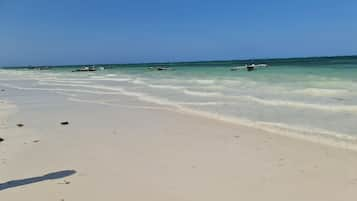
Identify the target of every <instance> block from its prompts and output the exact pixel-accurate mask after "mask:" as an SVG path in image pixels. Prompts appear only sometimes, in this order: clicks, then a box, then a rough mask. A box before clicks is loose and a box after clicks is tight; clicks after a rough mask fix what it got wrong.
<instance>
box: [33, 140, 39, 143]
mask: <svg viewBox="0 0 357 201" xmlns="http://www.w3.org/2000/svg"><path fill="white" fill-rule="evenodd" d="M32 142H33V143H38V142H40V140H34V141H32Z"/></svg>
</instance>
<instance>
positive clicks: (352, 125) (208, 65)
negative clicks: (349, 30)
mask: <svg viewBox="0 0 357 201" xmlns="http://www.w3.org/2000/svg"><path fill="white" fill-rule="evenodd" d="M247 63H266V64H268V65H269V67H267V68H261V69H258V70H256V71H252V72H248V71H246V70H238V71H231V70H230V69H231V68H232V67H235V66H240V65H243V64H247ZM97 66H103V67H105V70H103V71H97V72H81V73H78V72H77V73H74V72H71V70H73V69H76V68H78V66H65V67H63V66H62V67H58V66H57V67H52V68H51V69H50V70H41V71H40V70H30V69H26V68H16V69H14V68H12V69H3V70H0V84H1V86H3V87H9V88H14V89H17V90H49V91H57V92H62V93H63V94H65V95H67V96H68V97H69V98H72V99H73V97H75V98H76V99H77V100H87V99H93V100H95V101H98V100H100V102H101V103H115V98H119V96H118V97H116V95H127V96H131V97H134V98H137V99H140V100H143V101H148V102H153V103H157V104H160V105H164V106H169V107H172V108H173V109H177V110H181V111H185V112H191V113H195V114H198V115H204V116H208V117H211V118H218V119H222V120H227V121H230V122H234V123H238V124H243V125H248V126H253V127H256V128H259V129H263V130H269V131H273V132H279V133H283V134H287V135H288V134H293V135H301V136H320V137H329V138H334V139H336V140H341V141H349V142H354V141H356V142H357V57H330V58H302V59H275V60H258V61H253V60H251V61H222V62H219V61H213V62H191V63H166V64H135V65H97ZM155 66H168V67H170V68H171V69H174V70H168V71H153V70H149V69H148V67H155ZM88 94H90V95H92V96H88ZM95 94H98V95H100V98H98V96H93V95H95Z"/></svg>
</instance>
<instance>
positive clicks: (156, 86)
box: [147, 84, 185, 90]
mask: <svg viewBox="0 0 357 201" xmlns="http://www.w3.org/2000/svg"><path fill="white" fill-rule="evenodd" d="M147 86H149V87H151V88H159V89H174V90H178V89H184V88H185V87H183V86H173V85H159V84H149V85H147Z"/></svg>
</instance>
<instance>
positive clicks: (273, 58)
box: [0, 54, 357, 68]
mask: <svg viewBox="0 0 357 201" xmlns="http://www.w3.org/2000/svg"><path fill="white" fill-rule="evenodd" d="M336 57H357V54H351V55H334V56H301V57H265V58H264V57H262V58H246V59H218V60H214V59H212V60H209V59H208V60H186V61H165V62H137V63H136V62H131V63H95V64H93V63H92V64H90V63H87V64H85V63H84V64H63V65H60V64H55V65H31V64H29V65H10V66H0V68H16V67H18V68H21V67H42V66H48V67H54V66H84V65H151V64H168V63H174V64H175V63H176V64H179V63H201V62H227V61H250V60H253V61H259V60H288V59H309V58H336Z"/></svg>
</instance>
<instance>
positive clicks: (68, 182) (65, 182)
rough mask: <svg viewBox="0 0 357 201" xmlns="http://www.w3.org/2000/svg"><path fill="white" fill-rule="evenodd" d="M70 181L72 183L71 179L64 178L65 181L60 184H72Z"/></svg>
mask: <svg viewBox="0 0 357 201" xmlns="http://www.w3.org/2000/svg"><path fill="white" fill-rule="evenodd" d="M70 183H71V182H70V181H67V180H64V181H63V182H60V183H58V184H70Z"/></svg>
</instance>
